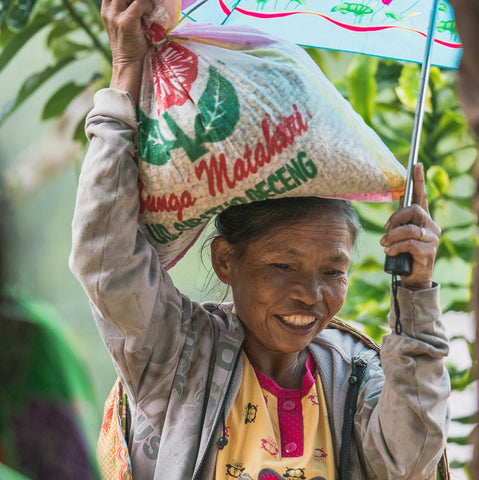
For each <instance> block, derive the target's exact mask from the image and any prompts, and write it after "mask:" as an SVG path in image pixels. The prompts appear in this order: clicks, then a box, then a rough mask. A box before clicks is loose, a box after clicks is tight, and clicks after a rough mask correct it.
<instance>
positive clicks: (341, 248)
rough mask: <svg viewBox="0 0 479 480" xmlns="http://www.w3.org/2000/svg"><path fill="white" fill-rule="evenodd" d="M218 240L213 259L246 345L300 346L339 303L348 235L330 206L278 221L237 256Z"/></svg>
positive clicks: (276, 349)
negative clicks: (226, 286)
mask: <svg viewBox="0 0 479 480" xmlns="http://www.w3.org/2000/svg"><path fill="white" fill-rule="evenodd" d="M217 243H218V244H217V245H216V248H215V246H214V244H213V247H214V249H213V264H214V267H215V271H216V273H217V274H218V276H219V278H220V279H221V280H222V281H223V282H225V283H228V284H230V285H231V288H232V293H233V301H234V305H235V310H236V314H237V315H238V317H239V319H240V320H241V322H242V324H243V326H244V328H245V335H246V337H245V348H246V351H253V350H252V349H256V348H258V349H262V351H264V352H265V353H266V352H269V353H272V354H274V353H295V352H299V351H301V350H303V349H304V348H305V347H306V346H307V345H308V344H309V343H310V342H311V340H312V339H313V338H314V337H315V336H316V335H317V334H318V333H319V332H320V331H321V330H322V329H323V328H325V327H326V326H327V325H328V324H329V322H330V321H331V319H332V318H333V316H334V315H335V314H336V313H337V312H338V311H339V310H340V309H341V307H342V306H343V304H344V300H345V297H346V292H347V288H348V268H349V264H350V254H351V248H352V237H351V233H350V231H349V229H348V227H347V224H346V221H345V220H344V219H343V218H338V217H337V216H336V215H335V213H334V212H331V211H327V210H324V211H318V212H314V214H311V215H310V216H309V217H308V218H306V219H304V220H301V221H298V222H296V223H294V224H292V225H281V226H278V227H277V228H274V229H273V230H271V231H270V232H269V233H267V234H266V235H264V236H263V237H261V238H260V239H258V240H255V241H253V242H250V243H249V244H248V246H247V248H246V250H245V251H244V252H243V255H241V256H240V257H239V258H238V252H236V251H235V249H234V247H233V248H232V247H231V246H230V245H229V244H228V243H227V242H226V240H225V239H222V238H220V239H217ZM215 250H216V252H215ZM218 255H219V256H218ZM218 260H219V261H220V264H219V265H218V264H217V263H218V262H217V261H218ZM215 264H216V265H215ZM217 267H218V268H217ZM256 351H258V350H256Z"/></svg>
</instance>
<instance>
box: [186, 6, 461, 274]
mask: <svg viewBox="0 0 479 480" xmlns="http://www.w3.org/2000/svg"><path fill="white" fill-rule="evenodd" d="M183 6H184V7H191V10H190V11H189V12H186V15H187V16H188V17H189V18H190V19H191V20H194V21H200V22H206V23H213V24H218V25H224V24H228V25H244V24H246V25H250V26H252V27H255V28H257V29H258V30H263V31H265V32H267V33H269V34H271V35H274V36H277V37H281V38H283V39H286V40H289V41H292V42H294V43H297V44H299V45H302V46H309V47H318V48H330V49H334V50H343V51H350V52H356V53H363V54H367V55H374V56H380V57H387V58H394V59H397V60H405V61H412V62H418V63H422V68H421V77H420V84H419V94H418V102H417V108H416V114H415V118H414V125H413V131H412V138H411V149H410V153H409V160H408V168H407V176H406V190H405V196H404V205H405V206H408V205H410V203H411V198H412V172H413V169H414V165H415V164H416V163H417V158H418V149H419V142H420V138H421V128H422V120H423V116H424V106H425V97H426V89H427V84H428V80H429V71H430V67H431V65H437V66H440V67H446V68H457V67H458V65H459V60H460V57H461V53H462V48H461V43H460V39H459V35H458V33H457V31H456V28H455V22H454V10H453V8H452V7H451V5H450V4H449V3H448V2H447V1H445V0H357V1H343V0H198V1H195V0H184V1H183ZM384 268H385V270H386V272H388V273H392V274H393V275H394V276H396V275H407V274H409V273H410V272H411V258H410V255H409V254H405V255H398V256H396V257H386V261H385V266H384ZM393 278H394V277H393ZM393 281H394V280H393Z"/></svg>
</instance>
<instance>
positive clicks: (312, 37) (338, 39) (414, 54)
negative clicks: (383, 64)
mask: <svg viewBox="0 0 479 480" xmlns="http://www.w3.org/2000/svg"><path fill="white" fill-rule="evenodd" d="M203 2H204V3H203ZM432 4H433V1H432V0H356V1H343V0H207V1H206V2H205V1H204V0H196V1H192V0H187V1H184V2H183V6H184V7H186V6H188V7H190V6H191V7H193V8H194V7H195V6H196V7H197V8H195V9H194V11H193V12H192V13H191V14H190V15H189V17H190V18H191V19H192V20H194V21H198V22H206V23H213V24H217V25H220V24H227V25H250V26H251V27H254V28H257V29H258V30H262V31H264V32H267V33H269V34H271V35H274V36H277V37H281V38H283V39H286V40H289V41H292V42H294V43H297V44H299V45H302V46H311V47H320V48H328V49H334V50H342V51H350V52H356V53H364V54H368V55H375V56H380V57H387V58H394V59H397V60H405V61H412V62H418V63H421V62H422V61H423V59H424V50H425V45H426V37H427V32H428V25H429V19H430V16H431V7H432ZM185 10H186V8H185ZM461 53H462V49H461V43H460V39H459V35H458V34H457V31H456V27H455V22H454V10H453V8H452V7H451V5H450V4H449V3H448V2H447V1H445V0H441V1H440V2H439V6H438V14H437V21H436V26H435V34H434V48H433V54H432V58H431V63H432V65H437V66H441V67H447V68H457V66H458V64H459V59H460V56H461Z"/></svg>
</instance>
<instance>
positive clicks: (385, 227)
mask: <svg viewBox="0 0 479 480" xmlns="http://www.w3.org/2000/svg"><path fill="white" fill-rule="evenodd" d="M390 226H391V222H390V221H389V220H388V222H387V223H386V225H384V229H385V230H389V227H390Z"/></svg>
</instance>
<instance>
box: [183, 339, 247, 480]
mask: <svg viewBox="0 0 479 480" xmlns="http://www.w3.org/2000/svg"><path fill="white" fill-rule="evenodd" d="M242 351H243V345H241V347H240V348H239V350H238V355H237V357H236V360H235V364H234V367H233V370H232V372H231V378H230V382H229V385H228V388H227V389H226V394H225V398H224V400H223V404H222V405H221V410H220V414H219V415H218V417H217V419H216V422H215V424H214V425H213V429H212V430H211V435H210V438H209V439H208V444H207V445H206V449H205V451H204V453H203V456H202V457H201V461H200V463H199V465H198V468H197V469H196V472H195V473H194V475H193V477H192V479H191V480H200V479H201V473H202V470H203V467H204V464H205V462H206V457H207V456H208V452H209V450H210V448H211V447H212V443H213V438H214V436H215V433H216V430H217V429H218V424H219V423H220V421H223V424H224V422H225V421H226V419H225V409H226V405H227V402H228V400H229V397H230V394H231V388H232V384H233V377H234V372H235V371H236V368H237V366H238V362H239V359H240V358H241V352H242ZM223 430H224V429H223ZM222 438H224V437H221V438H220V439H219V440H218V441H217V442H216V443H217V445H218V448H220V449H222V448H224V446H225V445H226V444H223V446H221V439H222ZM226 443H228V441H226Z"/></svg>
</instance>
